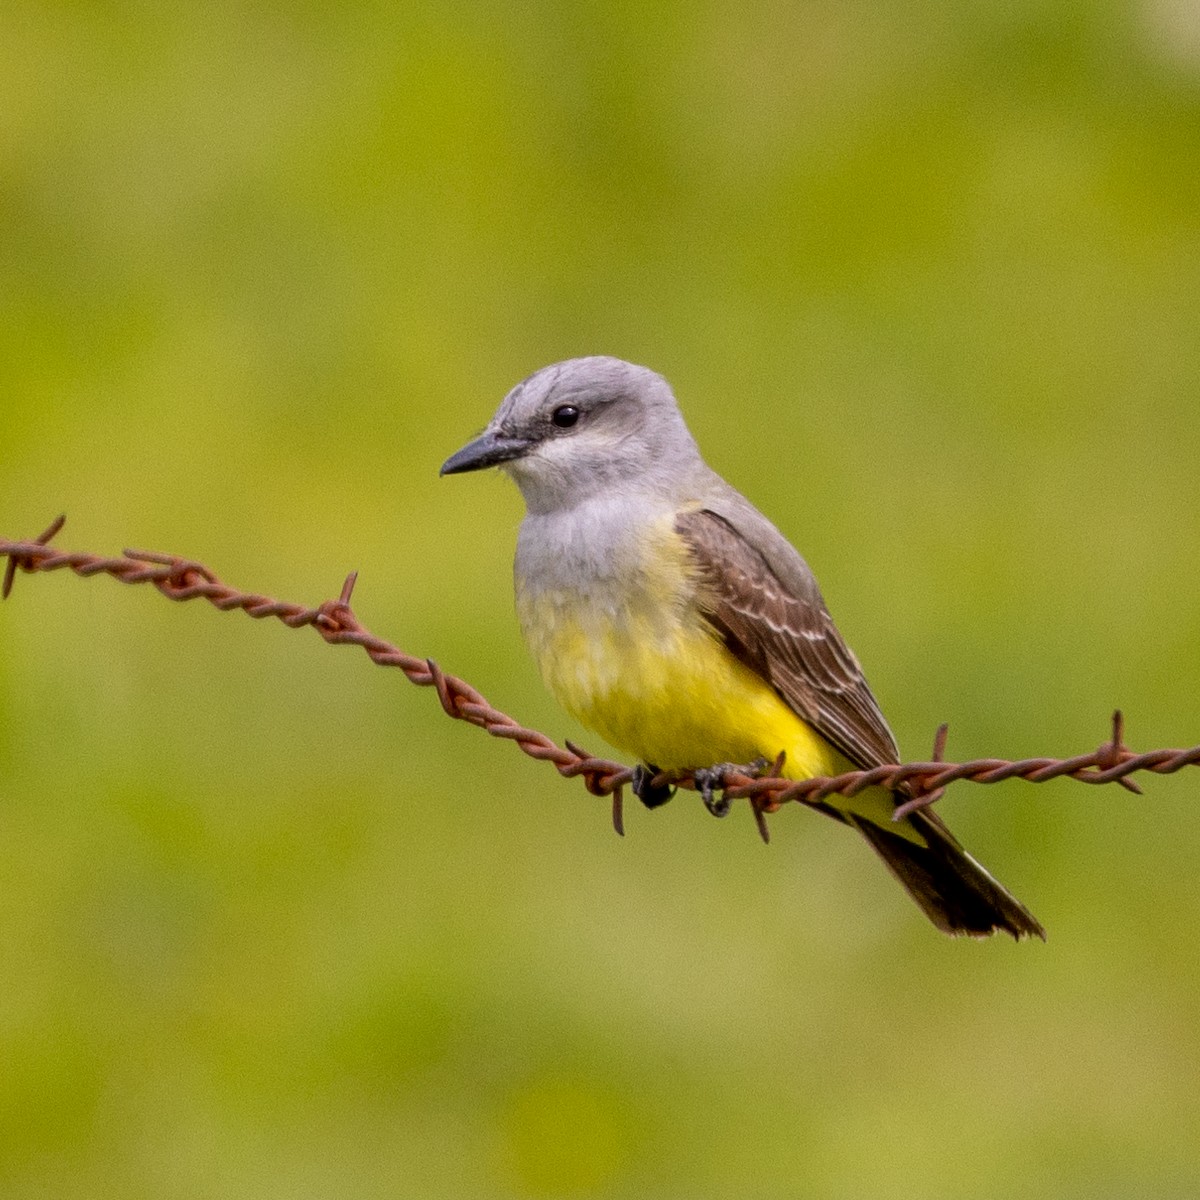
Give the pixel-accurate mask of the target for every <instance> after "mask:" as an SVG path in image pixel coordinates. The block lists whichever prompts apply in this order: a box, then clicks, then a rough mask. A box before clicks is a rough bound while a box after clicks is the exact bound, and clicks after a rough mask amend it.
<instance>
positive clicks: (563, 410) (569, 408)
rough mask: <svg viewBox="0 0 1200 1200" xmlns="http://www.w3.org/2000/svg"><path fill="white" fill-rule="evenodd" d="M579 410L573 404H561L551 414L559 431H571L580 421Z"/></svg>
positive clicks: (551, 418)
mask: <svg viewBox="0 0 1200 1200" xmlns="http://www.w3.org/2000/svg"><path fill="white" fill-rule="evenodd" d="M579 416H580V413H579V409H577V408H576V407H575V405H573V404H560V405H559V406H558V408H556V409H555V410H554V411H553V412H552V413H551V414H550V420H551V421H552V422H553V423H554V424H555V425H557V426H558V427H559V429H570V428H571V426H572V425H574V424H575V423H576V422H577V421H578V420H579Z"/></svg>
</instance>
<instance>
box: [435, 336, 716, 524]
mask: <svg viewBox="0 0 1200 1200" xmlns="http://www.w3.org/2000/svg"><path fill="white" fill-rule="evenodd" d="M497 466H498V467H500V468H502V469H503V470H504V471H506V472H507V473H508V474H509V475H511V476H512V478H513V479H514V481H515V482H516V484H517V486H518V487H519V488H520V489H521V494H522V495H523V496H524V497H525V504H526V506H527V507H528V509H529V511H530V512H551V511H554V510H556V509H560V508H566V507H570V506H572V505H574V504H576V503H578V502H579V501H581V500H585V499H588V498H590V497H591V496H594V495H597V494H599V493H603V492H605V491H607V490H609V489H612V488H614V487H616V488H626V489H627V488H633V487H646V488H648V489H650V490H655V489H657V490H658V491H660V492H665V493H666V494H667V495H671V494H672V493H673V492H674V490H675V488H674V486H673V485H674V483H675V481H677V480H681V479H685V478H686V477H687V476H688V475H689V473H690V472H691V471H692V470H693V469H695V468H696V467H700V466H702V464H701V459H700V454H699V451H698V450H697V449H696V443H695V442H694V441H693V440H692V435H691V434H690V433H689V432H688V429H687V426H686V425H685V424H684V422H683V417H682V416H681V415H680V412H679V407H678V405H677V404H676V403H675V396H674V394H673V393H672V392H671V388H670V386H669V385H668V384H667V381H666V380H665V379H663V377H662V376H661V375H658V374H656V373H655V372H654V371H651V370H649V369H648V368H646V367H638V366H635V365H634V364H633V363H627V362H623V361H622V360H621V359H619V358H607V357H601V356H595V357H590V358H572V359H568V360H567V361H566V362H561V363H555V364H554V365H553V366H549V367H544V368H542V370H540V371H538V372H537V373H536V374H534V375H530V376H529V378H528V379H525V380H523V381H522V382H521V383H519V384H517V386H516V387H515V388H513V390H512V391H511V392H509V393H508V395H507V396H505V398H504V400H503V402H502V403H501V405H500V407H499V408H498V409H497V410H496V415H495V416H494V417H493V418H492V419H491V422H490V423H489V424H488V427H487V428H486V429H485V430H484V431H483V433H482V434H481V435H480V436H479V437H477V438H476V439H475V440H474V441H473V442H470V443H468V444H467V445H466V446H464V447H463V448H462V449H461V450H460V451H459V452H458V453H457V454H454V455H452V456H451V457H450V458H448V459H447V460H446V462H445V463H443V464H442V470H441V473H442V474H443V475H454V474H458V473H459V472H462V471H477V470H480V469H482V468H483V467H497Z"/></svg>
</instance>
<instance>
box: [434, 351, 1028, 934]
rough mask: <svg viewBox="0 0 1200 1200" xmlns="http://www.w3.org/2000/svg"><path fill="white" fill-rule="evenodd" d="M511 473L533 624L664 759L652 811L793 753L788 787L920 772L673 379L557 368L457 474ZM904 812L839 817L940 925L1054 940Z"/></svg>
mask: <svg viewBox="0 0 1200 1200" xmlns="http://www.w3.org/2000/svg"><path fill="white" fill-rule="evenodd" d="M492 466H498V467H500V468H501V469H503V470H504V471H506V472H507V473H508V474H509V475H510V476H512V478H513V480H514V481H515V482H516V484H517V486H518V487H519V488H520V490H521V494H522V496H523V497H524V499H525V507H526V516H525V519H524V521H523V522H522V524H521V529H520V533H519V535H518V538H517V553H516V562H515V565H514V576H515V584H516V599H517V613H518V617H519V619H520V624H521V630H522V632H523V634H524V636H525V640H526V642H527V643H528V645H529V648H530V650H531V651H532V653H533V656H534V658H535V659H536V661H537V665H538V668H539V670H540V671H541V674H542V678H543V679H544V680H545V682H546V684H547V686H548V687H549V689H550V691H551V692H552V693H553V694H554V696H555V697H556V699H557V700H558V701H559V703H561V704H562V706H563V707H564V708H565V709H567V711H568V712H570V713H571V714H572V715H573V716H574V717H575V718H576V719H578V720H579V721H580V722H581V723H582V724H583V725H585V726H587V727H588V728H589V729H591V730H594V731H595V732H596V733H598V734H599V735H600V736H601V737H603V738H604V739H605V740H606V741H608V742H610V743H611V744H612V745H613V746H616V747H618V748H620V749H621V750H623V751H625V752H627V753H629V754H632V755H635V756H636V757H637V758H638V759H639V760H640V762H641V763H642V764H645V769H644V770H642V771H641V772H640V773H639V776H638V779H637V781H636V783H637V786H636V788H635V790H637V791H638V794H639V795H640V796H641V798H642V799H643V800H644V801H645V802H647V803H649V804H653V803H656V802H659V803H661V801H662V800H663V799H665V798H666V797H665V796H664V795H663V794H661V791H656V790H655V789H654V788H653V787H652V786H651V785H650V784H649V780H650V779H651V778H652V777H653V773H654V772H655V771H658V770H666V771H679V770H688V769H701V770H704V771H708V772H709V774H708V775H707V776H705V777H706V778H710V779H711V778H716V779H717V780H718V781H719V779H720V770H721V768H722V767H728V765H729V764H734V763H738V764H742V763H744V764H751V763H756V762H764V761H765V762H771V761H774V760H776V759H777V757H778V755H779V753H780V752H781V751H783V752H784V753H785V759H784V767H783V774H784V775H785V776H786V777H787V778H789V779H809V778H812V777H813V776H817V775H836V774H839V773H841V772H843V771H849V770H854V769H856V768H858V769H869V768H871V767H875V766H879V765H881V764H885V763H897V762H899V761H900V757H899V751H898V750H897V748H896V741H895V739H894V738H893V736H892V732H891V730H890V729H889V728H888V725H887V722H886V721H885V720H884V719H883V714H882V713H881V712H880V711H879V706H878V704H877V703H876V701H875V697H874V696H873V695H872V694H871V690H870V688H869V687H868V686H867V682H866V679H865V678H864V677H863V673H862V669H861V668H860V666H859V664H858V660H857V659H856V658H855V657H854V655H853V653H852V652H851V651H850V649H849V647H848V646H847V645H846V643H845V642H844V641H843V640H842V637H841V635H840V634H839V633H838V631H837V628H836V627H835V626H834V623H833V620H832V618H831V617H830V616H829V613H828V611H827V610H826V608H825V603H824V601H823V599H822V598H821V592H820V590H819V589H818V587H817V581H816V579H815V578H814V577H813V574H812V571H811V570H809V567H808V564H807V563H806V562H805V561H804V559H803V558H801V557H800V555H799V554H798V553H797V552H796V550H795V549H794V548H793V547H792V546H791V544H790V543H789V542H788V541H787V539H786V538H784V536H783V535H782V534H781V533H780V532H779V531H778V530H777V529H776V528H775V526H774V525H772V524H771V523H770V521H768V520H767V519H766V517H764V516H763V515H762V514H761V513H760V512H759V511H758V510H757V509H756V508H755V507H754V506H753V505H752V504H751V503H750V502H749V501H748V500H747V499H746V498H745V497H744V496H742V495H741V494H740V493H739V492H737V491H735V490H734V489H733V488H732V487H730V486H729V484H727V483H726V482H725V481H724V480H723V479H722V478H721V477H720V476H719V475H717V474H716V472H715V471H713V470H712V469H711V468H709V467H708V466H707V464H706V463H705V462H704V460H703V459H702V458H701V457H700V451H699V449H698V448H697V446H696V443H695V441H694V440H693V439H692V435H691V433H689V431H688V428H687V426H686V425H685V424H684V421H683V417H682V415H681V414H680V412H679V408H678V405H677V404H676V402H675V396H674V394H673V393H672V391H671V388H670V386H669V385H668V384H667V382H666V380H665V379H663V378H662V376H660V375H658V374H656V373H655V372H653V371H651V370H648V369H647V368H646V367H639V366H634V365H633V364H632V363H627V362H622V361H621V360H620V359H616V358H607V357H590V358H575V359H570V360H569V361H567V362H561V363H556V364H554V365H553V366H549V367H546V368H544V369H543V370H541V371H538V372H537V373H536V374H534V375H531V376H530V377H529V378H528V379H526V380H524V382H522V383H519V384H517V386H516V387H515V388H513V390H512V391H511V392H509V393H508V395H507V396H506V397H505V398H504V401H503V402H502V403H501V405H500V407H499V409H498V410H497V411H496V414H495V416H494V417H493V418H492V420H491V423H490V424H489V425H488V426H487V428H486V430H485V431H484V432H483V434H482V435H481V436H479V437H478V438H476V439H475V440H474V441H473V442H471V443H470V444H469V445H467V446H465V447H464V448H463V449H462V450H460V451H459V452H458V453H457V454H455V455H453V456H452V457H451V458H449V459H448V460H447V461H446V463H445V464H444V465H443V466H442V471H441V473H442V474H443V475H451V474H455V473H458V472H461V471H474V470H478V469H480V468H482V467H492ZM713 772H715V774H714V773H713ZM667 794H668V795H669V793H667ZM897 797H899V798H897ZM904 798H905V797H904V795H903V793H892V792H889V791H887V790H885V789H884V788H880V787H876V788H868V789H866V790H864V791H862V792H860V793H859V794H858V795H857V796H854V797H846V796H839V795H834V796H830V797H828V799H826V800H825V801H823V802H822V805H821V808H822V811H823V812H825V813H827V814H828V815H829V816H831V817H835V818H836V819H837V820H839V821H842V822H843V823H845V824H847V825H850V826H852V827H853V828H855V829H857V830H858V831H859V832H860V833H861V834H862V835H863V836H864V837H865V838H866V839H867V841H868V842H869V843H870V844H871V846H872V848H873V849H874V850H875V851H876V852H877V853H878V854H879V856H880V857H881V858H882V859H883V861H884V862H885V863H886V864H887V866H888V867H889V868H890V869H891V871H892V873H893V874H894V875H895V876H896V878H897V879H899V881H900V882H901V883H902V884H903V885H904V887H905V888H906V889H907V890H908V892H909V894H910V895H911V896H912V898H913V899H914V900H915V901H916V902H917V904H918V905H920V907H921V908H922V909H923V910H924V912H925V914H926V915H927V916H928V917H929V919H930V920H931V921H932V922H933V923H934V924H935V925H936V926H937V927H938V928H939V929H942V930H944V931H945V932H946V933H951V934H968V935H972V936H976V937H982V936H986V935H988V934H991V933H993V932H994V931H996V930H997V929H1002V930H1004V931H1005V932H1007V933H1010V934H1011V935H1012V936H1013V937H1014V938H1021V937H1026V936H1028V935H1031V934H1032V935H1036V936H1037V937H1042V938H1044V937H1045V933H1044V931H1043V930H1042V927H1041V926H1040V925H1039V924H1038V922H1037V921H1036V920H1035V919H1034V918H1033V916H1032V915H1031V914H1030V913H1029V912H1028V911H1027V910H1026V909H1025V908H1024V907H1023V906H1022V905H1021V904H1020V903H1019V902H1018V901H1017V900H1016V899H1015V898H1014V897H1013V896H1012V895H1010V894H1009V893H1008V892H1007V891H1006V890H1005V889H1004V888H1003V887H1001V885H1000V884H999V883H997V882H996V880H995V879H993V878H992V877H991V875H989V874H988V873H987V872H986V871H985V870H984V869H983V868H982V867H981V866H980V865H979V864H978V863H977V862H976V861H975V860H974V859H973V858H971V856H970V855H969V854H967V853H966V851H964V850H963V848H962V847H961V846H960V845H959V844H958V842H957V841H956V840H955V838H954V837H953V835H952V834H951V833H950V831H949V830H948V829H947V828H946V826H945V825H944V824H943V822H942V821H941V819H940V818H939V817H938V816H936V815H935V814H934V813H933V812H932V811H931V810H929V809H924V810H918V811H916V812H914V813H912V814H911V815H910V816H907V817H905V818H904V819H903V820H901V821H895V820H893V815H894V811H895V808H896V805H897V804H898V803H900V802H901V801H902V800H903V799H904Z"/></svg>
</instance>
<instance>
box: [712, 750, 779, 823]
mask: <svg viewBox="0 0 1200 1200" xmlns="http://www.w3.org/2000/svg"><path fill="white" fill-rule="evenodd" d="M770 765H771V763H770V761H769V760H768V759H765V758H756V759H755V760H754V761H753V762H752V763H717V764H716V765H715V766H711V767H701V768H700V769H699V770H696V771H693V772H692V778H693V779H694V780H695V781H696V790H697V791H698V792H699V793H700V795H701V797H702V798H703V800H704V807H705V808H707V809H708V811H709V812H710V813H712V815H713V816H714V817H723V816H726V815H727V814H728V812H729V806H730V805H731V804H732V803H733V801H732V800H730V799H729V798H728V797H727V796H726V795H725V778H726V776H728V775H749V776H750V777H751V778H752V779H757V778H758V777H759V776H760V775H761V774H762V773H763V772H764V771H765V770H766V769H767V768H768V767H769V766H770ZM718 792H720V793H721V794H720V795H719V796H718V795H717V793H718Z"/></svg>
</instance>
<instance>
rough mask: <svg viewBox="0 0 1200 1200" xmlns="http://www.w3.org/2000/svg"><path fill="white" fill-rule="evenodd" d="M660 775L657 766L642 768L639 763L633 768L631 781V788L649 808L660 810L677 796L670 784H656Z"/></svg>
mask: <svg viewBox="0 0 1200 1200" xmlns="http://www.w3.org/2000/svg"><path fill="white" fill-rule="evenodd" d="M660 774H661V772H660V771H659V769H658V768H657V767H655V766H642V764H641V763H638V765H637V766H636V767H634V768H633V778H632V779H631V780H630V781H629V786H630V788H632V789H633V794H634V795H635V796H636V797H637V798H638V799H639V800H640V801H641V802H642V803H643V804H644V805H645V806H646V807H647V808H659V807H660V806H661V805H663V804H666V802H667V801H668V800H670V799H671V797H672V796H674V795H675V789H674V788H673V787H672V786H671V785H670V784H669V783H655V782H654V779H655V776H657V775H660Z"/></svg>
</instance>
